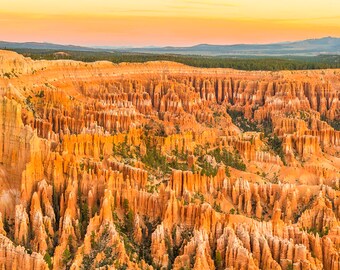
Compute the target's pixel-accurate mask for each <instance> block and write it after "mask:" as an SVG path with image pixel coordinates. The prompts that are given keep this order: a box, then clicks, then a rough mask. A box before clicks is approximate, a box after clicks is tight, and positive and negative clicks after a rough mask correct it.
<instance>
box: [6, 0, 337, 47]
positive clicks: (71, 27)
mask: <svg viewBox="0 0 340 270" xmlns="http://www.w3.org/2000/svg"><path fill="white" fill-rule="evenodd" d="M323 36H336V37H340V0H322V1H320V0H238V1H237V0H230V1H229V0H123V1H117V0H30V1H27V0H0V40H6V41H19V42H23V41H38V42H43V41H46V42H53V43H60V44H78V45H99V46H149V45H156V46H165V45H176V46H179V45H183V46H188V45H195V44H199V43H210V44H233V43H269V42H276V41H289V40H301V39H305V38H317V37H323Z"/></svg>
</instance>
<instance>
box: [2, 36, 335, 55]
mask: <svg viewBox="0 0 340 270" xmlns="http://www.w3.org/2000/svg"><path fill="white" fill-rule="evenodd" d="M1 48H7V49H40V50H58V51H60V50H61V51H94V52H95V51H114V52H134V53H154V54H181V55H206V56H208V55H209V56H228V55H229V56H230V55H234V56H235V55H236V56H237V55H239V56H243V55H245V56H261V55H271V56H276V55H319V54H340V38H335V37H324V38H319V39H307V40H302V41H294V42H281V43H271V44H235V45H211V44H199V45H195V46H191V47H172V46H167V47H140V48H126V47H121V48H119V47H105V48H104V47H82V46H74V45H59V44H53V43H38V42H24V43H17V42H6V41H0V49H1Z"/></svg>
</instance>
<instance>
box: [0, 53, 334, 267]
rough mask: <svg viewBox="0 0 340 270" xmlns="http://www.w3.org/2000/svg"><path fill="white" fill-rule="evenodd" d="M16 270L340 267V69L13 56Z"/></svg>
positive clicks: (9, 223)
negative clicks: (246, 68)
mask: <svg viewBox="0 0 340 270" xmlns="http://www.w3.org/2000/svg"><path fill="white" fill-rule="evenodd" d="M0 94H1V96H0V185H1V189H0V198H1V200H0V268H1V269H29V270H40V269H44V270H47V269H72V270H76V269H150V270H151V269H177V270H183V269H196V270H199V269H217V270H219V269H235V270H237V269H242V270H246V269H249V270H251V269H277V270H279V269H283V270H291V269H294V270H309V269H325V270H338V269H340V223H339V217H340V191H339V190H340V131H339V122H340V101H339V99H340V70H315V71H279V72H268V71H265V72H264V71H256V72H249V71H248V72H246V71H237V70H232V69H202V68H193V67H189V66H185V65H182V64H178V63H172V62H148V63H143V64H134V63H131V64H127V63H122V64H118V65H116V64H112V63H109V62H95V63H83V62H76V61H71V60H58V61H45V60H40V61H33V60H31V59H30V58H24V57H23V56H21V55H18V54H16V53H13V52H10V51H0Z"/></svg>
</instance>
